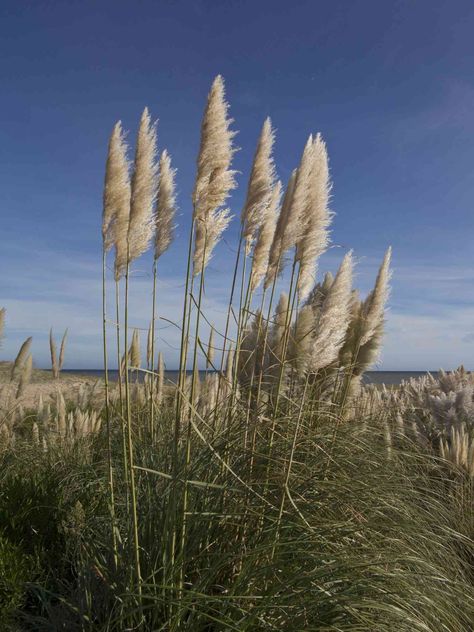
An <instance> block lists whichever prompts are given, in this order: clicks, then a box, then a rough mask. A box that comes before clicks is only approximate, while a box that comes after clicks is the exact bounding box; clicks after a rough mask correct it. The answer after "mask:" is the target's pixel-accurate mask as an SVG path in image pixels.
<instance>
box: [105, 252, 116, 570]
mask: <svg viewBox="0 0 474 632" xmlns="http://www.w3.org/2000/svg"><path fill="white" fill-rule="evenodd" d="M106 260H107V253H106V251H105V248H103V249H102V334H103V349H104V382H105V424H106V431H107V473H108V483H109V495H110V501H109V502H110V521H111V524H110V526H111V532H112V550H113V556H114V566H115V568H117V564H118V553H117V539H116V535H115V498H114V472H113V466H112V440H111V429H110V405H109V370H108V360H107V292H106V275H105V270H106Z"/></svg>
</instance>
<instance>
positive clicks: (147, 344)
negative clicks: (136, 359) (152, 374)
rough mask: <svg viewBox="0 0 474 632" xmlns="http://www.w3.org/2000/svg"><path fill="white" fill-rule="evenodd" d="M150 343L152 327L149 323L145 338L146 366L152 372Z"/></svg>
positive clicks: (151, 341) (151, 340)
mask: <svg viewBox="0 0 474 632" xmlns="http://www.w3.org/2000/svg"><path fill="white" fill-rule="evenodd" d="M152 343H153V339H152V327H151V323H150V326H149V327H148V336H147V341H146V364H147V366H148V367H149V368H151V370H152V371H153V370H154V367H153V358H152V347H153V344H152Z"/></svg>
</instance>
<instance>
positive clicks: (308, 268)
mask: <svg viewBox="0 0 474 632" xmlns="http://www.w3.org/2000/svg"><path fill="white" fill-rule="evenodd" d="M330 189H331V185H330V181H329V167H328V157H327V151H326V145H325V143H324V141H323V140H322V138H321V136H320V134H318V135H317V136H316V138H315V140H314V141H313V156H312V165H311V173H310V175H309V182H308V190H307V202H306V209H305V213H304V216H303V217H302V220H303V222H304V229H303V234H302V236H301V239H300V240H299V242H298V246H297V260H298V261H299V264H300V272H299V277H298V286H297V287H298V292H299V298H300V300H302V301H303V300H304V299H305V298H306V297H307V295H308V293H309V291H310V289H311V287H312V286H313V285H314V281H315V277H316V266H317V262H318V259H319V257H320V256H321V255H322V254H323V253H324V251H325V250H326V248H327V247H328V242H329V235H328V227H329V224H330V221H331V215H330V212H329V209H328V201H329V192H330Z"/></svg>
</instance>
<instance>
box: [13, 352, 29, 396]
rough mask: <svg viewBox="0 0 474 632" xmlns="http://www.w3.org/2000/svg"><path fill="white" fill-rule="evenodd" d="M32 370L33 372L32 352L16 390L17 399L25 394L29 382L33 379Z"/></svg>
mask: <svg viewBox="0 0 474 632" xmlns="http://www.w3.org/2000/svg"><path fill="white" fill-rule="evenodd" d="M32 372H33V356H32V355H31V353H30V354H29V356H28V357H27V358H26V361H25V364H24V366H23V371H22V372H21V377H20V382H19V384H18V389H17V392H16V399H19V398H20V397H21V396H22V395H23V393H24V391H25V388H26V387H27V386H28V384H29V383H30V381H31V374H32Z"/></svg>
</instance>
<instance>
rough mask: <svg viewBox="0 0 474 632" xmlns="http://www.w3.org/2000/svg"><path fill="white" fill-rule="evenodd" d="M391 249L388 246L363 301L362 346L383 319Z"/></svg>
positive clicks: (387, 294)
mask: <svg viewBox="0 0 474 632" xmlns="http://www.w3.org/2000/svg"><path fill="white" fill-rule="evenodd" d="M391 256H392V249H391V248H388V249H387V252H386V253H385V256H384V258H383V261H382V265H381V266H380V269H379V272H378V274H377V279H376V281H375V286H374V289H373V290H372V292H371V293H370V294H369V296H368V297H367V299H366V301H365V302H364V308H363V311H364V331H363V334H362V336H361V340H360V345H361V346H363V345H364V344H366V342H368V340H369V339H370V338H371V337H372V336H373V335H374V333H375V331H376V329H377V327H378V326H379V324H380V322H381V321H382V320H383V316H384V311H385V304H386V302H387V299H388V296H389V292H390V286H389V283H390V276H391V274H390V260H391Z"/></svg>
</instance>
